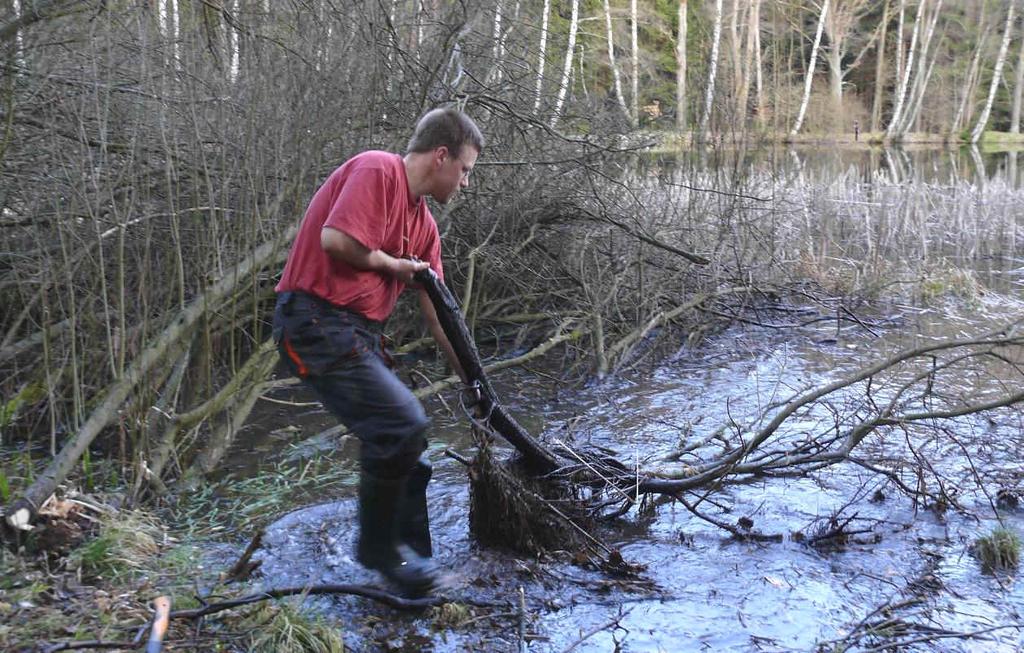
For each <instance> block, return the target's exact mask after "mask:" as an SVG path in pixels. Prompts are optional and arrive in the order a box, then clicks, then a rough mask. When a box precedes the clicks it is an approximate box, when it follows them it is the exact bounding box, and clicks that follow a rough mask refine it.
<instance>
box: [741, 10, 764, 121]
mask: <svg viewBox="0 0 1024 653" xmlns="http://www.w3.org/2000/svg"><path fill="white" fill-rule="evenodd" d="M759 4H761V0H751V5H750V7H749V9H748V11H747V34H746V37H747V38H746V41H745V44H744V55H743V79H742V80H741V81H740V93H739V98H738V100H737V102H736V109H737V111H738V112H739V117H740V118H741V120H742V122H743V124H746V121H747V115H749V112H748V110H747V104H749V96H750V77H751V75H752V74H753V70H754V61H755V59H756V56H755V49H756V48H757V42H758V38H757V33H758V31H759V30H760V25H758V5H759Z"/></svg>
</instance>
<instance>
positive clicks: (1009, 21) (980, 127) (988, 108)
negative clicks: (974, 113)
mask: <svg viewBox="0 0 1024 653" xmlns="http://www.w3.org/2000/svg"><path fill="white" fill-rule="evenodd" d="M1015 5H1016V0H1010V6H1009V8H1008V9H1007V10H1006V26H1005V27H1004V28H1003V42H1002V43H1000V44H999V55H998V56H997V57H996V67H995V69H994V70H993V71H992V83H991V84H990V85H989V88H988V99H987V100H985V106H984V107H983V108H982V110H981V115H980V116H978V122H977V123H975V125H974V130H973V131H972V132H971V143H977V142H978V141H979V140H981V134H982V132H984V131H985V126H986V125H987V124H988V117H989V114H990V113H991V112H992V102H993V101H995V99H996V91H997V90H999V82H1000V81H1002V78H1003V66H1004V65H1005V64H1006V52H1007V51H1008V50H1009V49H1010V35H1011V34H1012V33H1013V11H1014V9H1015Z"/></svg>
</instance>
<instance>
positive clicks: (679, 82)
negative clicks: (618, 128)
mask: <svg viewBox="0 0 1024 653" xmlns="http://www.w3.org/2000/svg"><path fill="white" fill-rule="evenodd" d="M605 2H607V0H605ZM686 31H687V26H686V0H679V29H678V32H677V34H676V128H677V129H679V130H680V131H682V130H685V129H686V63H687V62H686Z"/></svg>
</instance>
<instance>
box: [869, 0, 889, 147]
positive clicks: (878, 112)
mask: <svg viewBox="0 0 1024 653" xmlns="http://www.w3.org/2000/svg"><path fill="white" fill-rule="evenodd" d="M888 28H889V0H885V7H883V8H882V33H881V34H880V35H879V37H878V56H877V58H876V60H875V96H874V98H872V101H871V131H873V132H876V131H878V129H879V127H881V124H882V98H883V97H884V96H885V36H886V32H887V31H888Z"/></svg>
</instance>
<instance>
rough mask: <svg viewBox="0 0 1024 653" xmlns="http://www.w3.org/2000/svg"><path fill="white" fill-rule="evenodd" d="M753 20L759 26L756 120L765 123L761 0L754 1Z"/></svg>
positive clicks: (755, 93)
mask: <svg viewBox="0 0 1024 653" xmlns="http://www.w3.org/2000/svg"><path fill="white" fill-rule="evenodd" d="M752 20H753V22H754V24H755V25H757V26H758V28H757V29H756V30H754V120H756V121H757V122H758V123H759V124H763V123H764V118H765V110H766V108H767V104H766V103H765V99H764V79H763V78H762V70H761V68H762V64H761V0H757V2H755V3H754V18H753V19H752Z"/></svg>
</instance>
